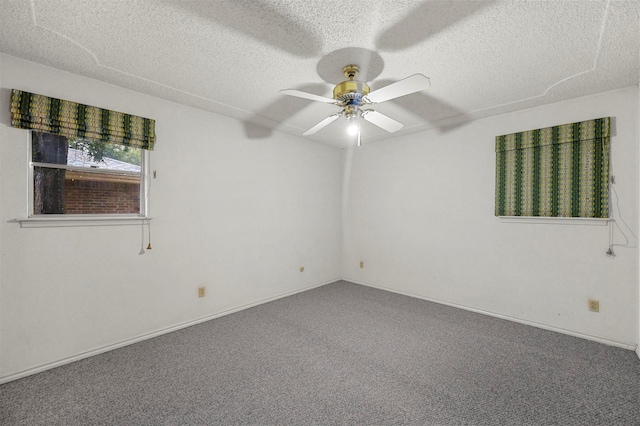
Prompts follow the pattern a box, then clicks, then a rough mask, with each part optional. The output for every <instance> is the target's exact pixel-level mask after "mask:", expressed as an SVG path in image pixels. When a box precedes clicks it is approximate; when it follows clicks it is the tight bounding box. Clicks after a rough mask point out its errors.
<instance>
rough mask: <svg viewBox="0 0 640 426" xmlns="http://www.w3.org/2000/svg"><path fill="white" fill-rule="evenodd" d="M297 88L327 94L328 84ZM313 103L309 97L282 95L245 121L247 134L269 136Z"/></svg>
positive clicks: (250, 135)
mask: <svg viewBox="0 0 640 426" xmlns="http://www.w3.org/2000/svg"><path fill="white" fill-rule="evenodd" d="M295 89H297V90H302V91H303V92H308V93H313V94H315V95H319V96H326V93H325V92H326V90H327V86H326V85H325V84H322V83H310V84H303V85H301V86H298V87H296V88H295ZM311 103H312V101H310V100H308V99H302V98H295V97H292V96H285V95H282V96H281V98H279V99H278V100H277V101H275V102H272V103H271V104H269V105H267V106H265V107H264V108H261V109H260V110H259V111H257V112H255V113H254V114H253V115H252V116H251V117H249V118H248V119H247V120H245V121H244V130H245V134H246V135H247V137H248V138H250V139H263V138H268V137H270V136H271V134H272V133H273V129H275V128H276V127H277V126H279V125H280V123H282V122H284V121H285V120H286V119H287V118H290V117H292V116H294V115H295V114H297V113H298V112H300V111H301V110H302V109H304V108H306V107H308V106H309V105H311Z"/></svg>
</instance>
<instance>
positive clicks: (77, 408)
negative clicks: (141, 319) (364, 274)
mask: <svg viewBox="0 0 640 426" xmlns="http://www.w3.org/2000/svg"><path fill="white" fill-rule="evenodd" d="M0 423H1V424H2V425H217V424H224V425H233V424H242V425H245V424H252V425H309V424H322V425H334V424H336V425H337V424H353V425H396V424H406V425H460V424H467V425H552V424H557V425H574V424H575V425H616V424H619V425H633V424H636V425H638V424H640V360H638V357H637V356H636V354H635V353H633V352H632V351H628V350H624V349H619V348H614V347H610V346H606V345H602V344H599V343H594V342H589V341H585V340H582V339H578V338H574V337H570V336H565V335H561V334H557V333H553V332H549V331H545V330H540V329H537V328H533V327H528V326H525V325H521V324H517V323H512V322H509V321H504V320H500V319H496V318H491V317H487V316H483V315H479V314H474V313H471V312H467V311H463V310H459V309H455V308H451V307H447V306H443V305H438V304H435V303H430V302H426V301H423V300H418V299H413V298H410V297H405V296H401V295H397V294H393V293H389V292H385V291H381V290H376V289H372V288H368V287H363V286H359V285H356V284H352V283H347V282H343V281H340V282H337V283H334V284H330V285H327V286H324V287H320V288H317V289H314V290H311V291H307V292H304V293H301V294H297V295H294V296H290V297H287V298H285V299H280V300H277V301H274V302H271V303H267V304H264V305H261V306H257V307H254V308H251V309H248V310H245V311H242V312H238V313H235V314H232V315H228V316H225V317H222V318H218V319H215V320H212V321H209V322H206V323H203V324H200V325H197V326H193V327H189V328H187V329H184V330H181V331H178V332H174V333H171V334H167V335H164V336H160V337H157V338H154V339H151V340H147V341H144V342H141V343H138V344H135V345H131V346H128V347H125V348H122V349H118V350H114V351H111V352H108V353H105V354H102V355H98V356H95V357H92V358H89V359H85V360H82V361H78V362H75V363H73V364H69V365H66V366H63V367H59V368H56V369H53V370H49V371H46V372H44V373H40V374H37V375H34V376H30V377H27V378H24V379H21V380H17V381H14V382H11V383H7V384H5V385H2V386H0Z"/></svg>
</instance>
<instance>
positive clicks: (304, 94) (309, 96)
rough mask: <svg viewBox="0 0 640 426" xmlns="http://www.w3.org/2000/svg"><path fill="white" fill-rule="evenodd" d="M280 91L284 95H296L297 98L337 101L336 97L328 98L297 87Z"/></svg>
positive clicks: (330, 102) (329, 102) (333, 102)
mask: <svg viewBox="0 0 640 426" xmlns="http://www.w3.org/2000/svg"><path fill="white" fill-rule="evenodd" d="M280 93H282V94H283V95H289V96H295V97H297V98H304V99H310V100H312V101H318V102H325V103H328V104H335V103H336V100H335V99H332V98H326V97H324V96H320V95H314V94H313V93H307V92H303V91H300V90H295V89H284V90H281V91H280Z"/></svg>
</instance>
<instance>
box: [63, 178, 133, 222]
mask: <svg viewBox="0 0 640 426" xmlns="http://www.w3.org/2000/svg"><path fill="white" fill-rule="evenodd" d="M64 200H65V201H64V212H65V214H123V213H134V214H137V213H139V212H140V185H139V184H138V183H135V184H131V183H125V182H100V181H88V180H73V179H66V180H65V188H64Z"/></svg>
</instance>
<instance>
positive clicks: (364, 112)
mask: <svg viewBox="0 0 640 426" xmlns="http://www.w3.org/2000/svg"><path fill="white" fill-rule="evenodd" d="M359 70H360V68H359V67H358V66H357V65H353V64H352V65H347V66H345V67H344V68H343V69H342V72H343V73H344V75H345V77H347V78H348V80H346V81H343V82H342V83H339V84H338V85H337V86H336V87H335V88H334V89H333V99H331V98H327V97H324V96H319V95H314V94H313V93H307V92H302V91H300V90H295V89H285V90H281V91H280V93H282V94H284V95H289V96H296V97H298V98H304V99H310V100H312V101H318V102H324V103H328V104H334V105H337V106H339V107H340V108H342V110H341V111H340V112H337V113H335V114H332V115H330V116H329V117H327V118H325V119H324V120H322V121H321V122H320V123H318V124H316V125H315V126H313V127H312V128H310V129H309V130H307V131H306V132H304V133H303V135H304V136H308V135H312V134H314V133H316V132H317V131H319V130H320V129H322V128H324V127H326V126H328V125H329V124H330V123H332V122H333V121H335V120H337V119H338V118H339V117H345V118H346V119H347V120H353V122H354V125H355V126H356V127H355V128H356V131H357V135H358V146H360V120H359V118H360V117H362V118H364V119H365V120H367V121H368V122H370V123H372V124H375V125H376V126H378V127H380V128H382V129H384V130H386V131H387V132H389V133H393V132H397V131H398V130H400V129H402V127H404V125H403V124H402V123H400V122H398V121H396V120H394V119H393V118H390V117H387V116H386V115H384V114H382V113H380V112H378V111H375V110H373V109H370V108H367V109H363V107H366V106H368V105H373V104H377V103H381V102H384V101H388V100H390V99H395V98H399V97H401V96H405V95H409V94H411V93H415V92H419V91H420V90H423V89H426V88H428V87H429V85H430V82H429V79H428V78H427V77H425V76H424V75H422V74H414V75H412V76H410V77H407V78H405V79H402V80H400V81H397V82H395V83H392V84H390V85H388V86H385V87H382V88H380V89H378V90H374V91H373V92H371V89H370V88H369V86H368V85H367V84H366V83H364V82H362V81H358V80H356V77H357V76H358V72H359Z"/></svg>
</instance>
